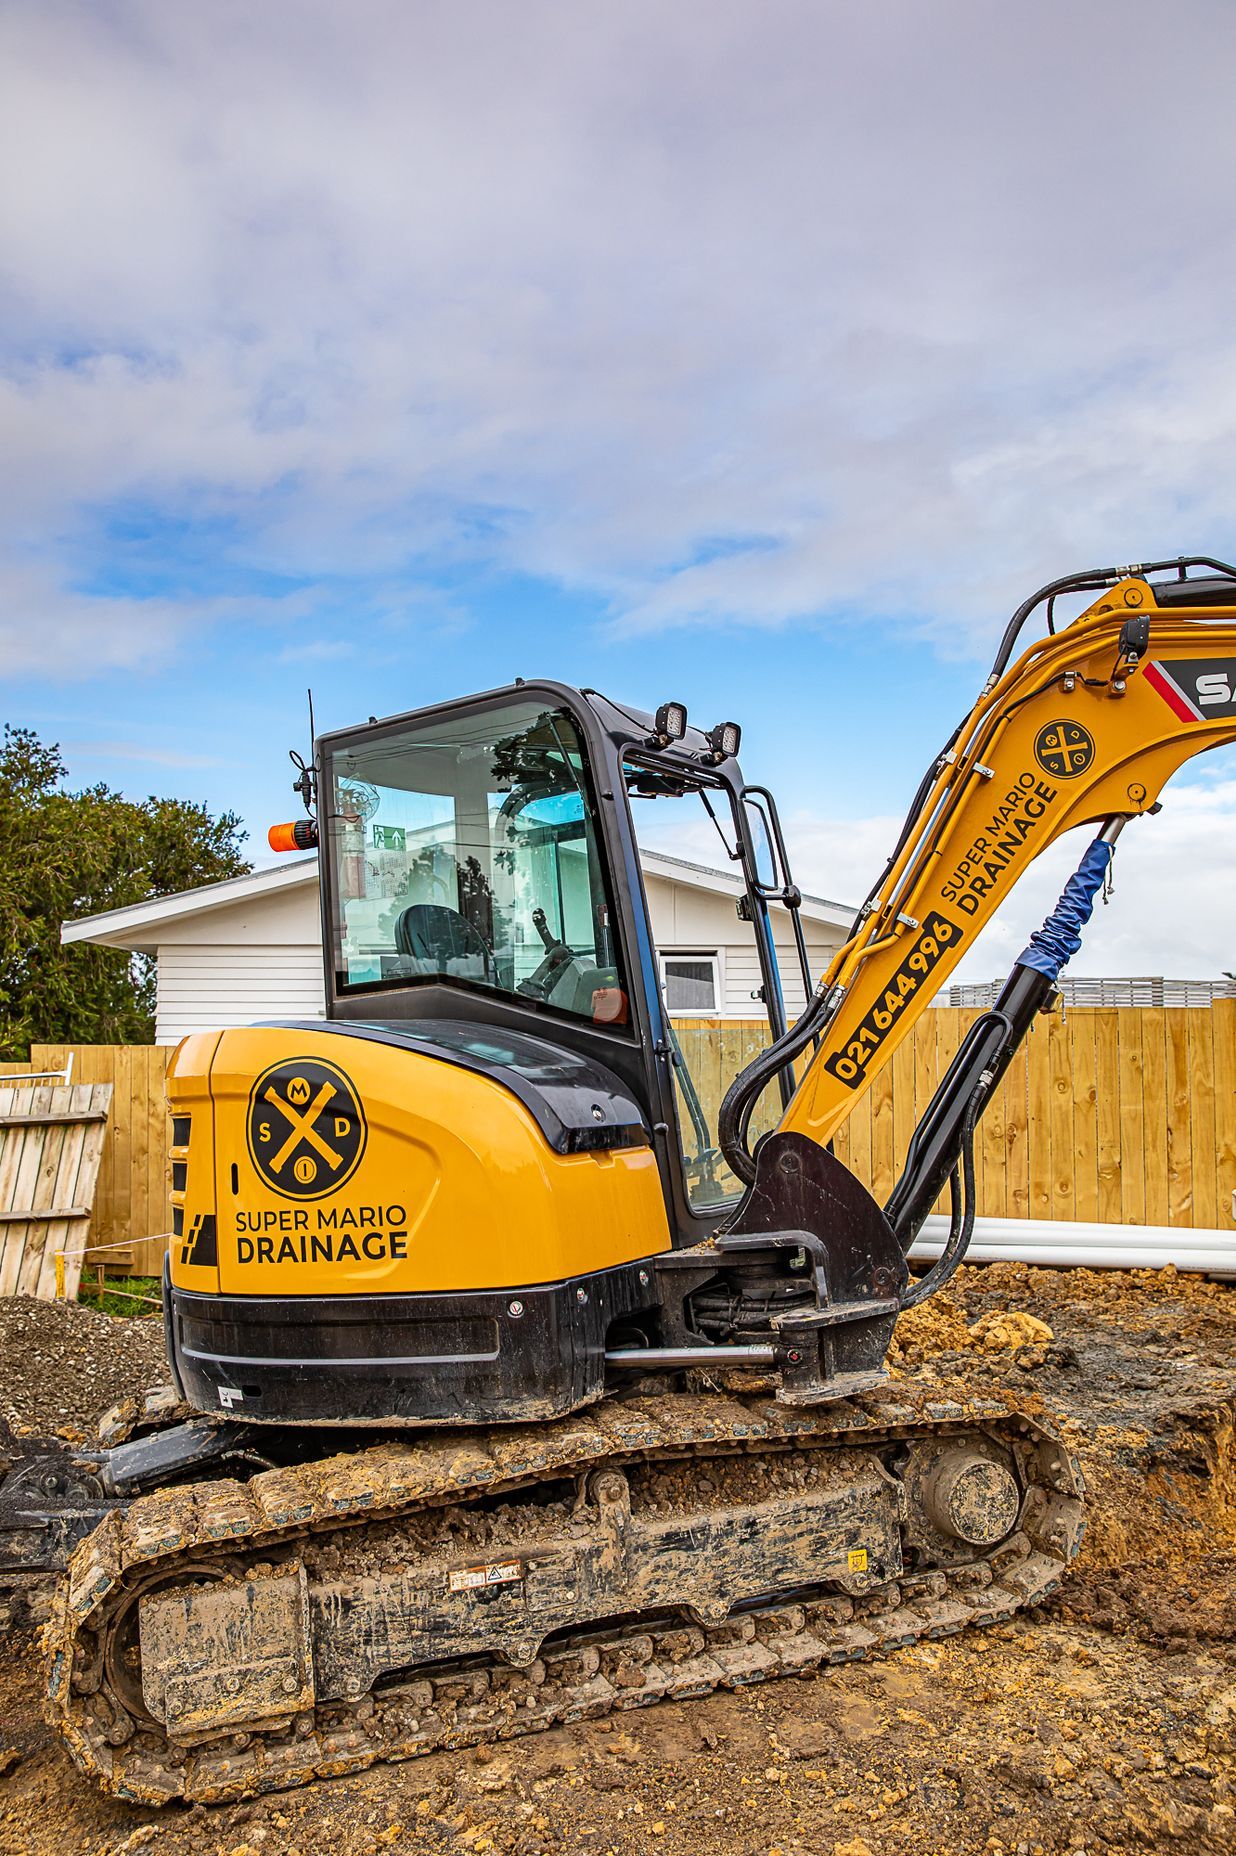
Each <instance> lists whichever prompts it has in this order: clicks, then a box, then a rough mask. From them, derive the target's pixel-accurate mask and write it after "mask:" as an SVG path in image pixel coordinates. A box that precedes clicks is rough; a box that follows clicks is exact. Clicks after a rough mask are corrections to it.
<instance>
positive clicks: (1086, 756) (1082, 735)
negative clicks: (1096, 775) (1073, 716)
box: [1034, 722, 1094, 780]
mask: <svg viewBox="0 0 1236 1856" xmlns="http://www.w3.org/2000/svg"><path fill="white" fill-rule="evenodd" d="M1034 758H1035V760H1037V762H1038V763H1039V766H1040V767H1042V769H1043V771H1044V772H1045V773H1050V774H1051V775H1052V777H1053V778H1054V779H1057V780H1072V779H1075V778H1076V777H1077V775H1078V774H1079V773H1085V771H1086V769H1087V767H1088V766H1089V765H1090V763H1091V761H1092V760H1093V759H1094V737H1093V735H1091V733H1090V731H1089V730H1088V729H1085V728H1083V727H1082V725H1081V723H1080V722H1048V724H1047V726H1046V728H1040V730H1039V732H1038V734H1037V735H1036V736H1035V737H1034Z"/></svg>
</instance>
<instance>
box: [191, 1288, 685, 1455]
mask: <svg viewBox="0 0 1236 1856" xmlns="http://www.w3.org/2000/svg"><path fill="white" fill-rule="evenodd" d="M641 1278H643V1280H641ZM654 1285H655V1277H654V1273H653V1269H652V1265H651V1264H650V1263H646V1264H640V1263H632V1264H624V1265H623V1266H622V1267H621V1268H619V1269H614V1270H604V1271H601V1272H599V1273H598V1274H596V1275H592V1276H581V1277H579V1278H576V1279H573V1280H570V1281H567V1282H559V1283H550V1284H548V1285H544V1284H543V1285H540V1286H538V1287H535V1288H530V1289H527V1288H512V1289H503V1290H500V1291H496V1290H484V1291H477V1292H475V1293H468V1294H456V1295H372V1296H368V1295H350V1296H297V1297H295V1298H291V1297H278V1296H223V1295H194V1294H192V1293H190V1292H188V1291H186V1290H183V1289H176V1288H173V1287H171V1285H170V1284H169V1285H167V1286H166V1293H167V1295H168V1297H169V1309H168V1313H169V1320H168V1329H169V1332H170V1335H171V1345H172V1351H173V1361H172V1365H173V1370H174V1372H175V1375H176V1378H177V1380H178V1383H179V1384H180V1386H181V1387H182V1388H183V1390H184V1393H185V1396H186V1398H187V1399H188V1401H189V1403H190V1404H192V1405H195V1406H196V1407H197V1408H198V1410H199V1411H221V1410H222V1411H229V1412H231V1413H232V1414H233V1415H234V1416H236V1417H243V1418H247V1419H252V1420H255V1421H257V1422H262V1421H266V1422H268V1423H277V1424H288V1423H291V1424H340V1425H356V1424H362V1425H363V1424H392V1423H408V1422H411V1423H417V1424H485V1423H490V1422H498V1421H507V1422H509V1421H510V1420H512V1419H521V1418H523V1419H531V1418H550V1417H558V1416H561V1415H562V1414H564V1413H566V1412H569V1411H574V1410H575V1409H576V1408H577V1407H578V1406H580V1405H583V1404H586V1403H588V1402H589V1401H590V1400H592V1399H594V1398H597V1397H599V1395H600V1393H601V1391H602V1388H603V1384H604V1378H605V1357H604V1356H605V1337H606V1332H607V1330H608V1329H609V1328H610V1326H611V1324H612V1323H613V1322H614V1321H615V1320H616V1319H618V1318H619V1317H623V1316H627V1315H631V1314H633V1313H636V1312H637V1311H640V1310H650V1311H651V1310H652V1309H653V1308H654V1307H655V1301H656V1292H655V1286H654Z"/></svg>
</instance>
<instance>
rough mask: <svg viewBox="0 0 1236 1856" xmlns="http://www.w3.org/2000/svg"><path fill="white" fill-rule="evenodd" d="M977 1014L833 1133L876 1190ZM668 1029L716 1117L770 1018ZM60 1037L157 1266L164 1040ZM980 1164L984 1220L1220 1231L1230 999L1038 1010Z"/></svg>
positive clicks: (135, 1239) (121, 1230)
mask: <svg viewBox="0 0 1236 1856" xmlns="http://www.w3.org/2000/svg"><path fill="white" fill-rule="evenodd" d="M977 1016H978V1014H977V1011H975V1010H973V1009H963V1008H957V1007H938V1008H936V1009H935V1010H933V1011H929V1012H927V1013H926V1014H925V1015H924V1017H923V1019H922V1020H921V1021H920V1023H919V1024H918V1025H917V1026H916V1028H915V1031H914V1033H913V1035H912V1036H911V1037H910V1038H908V1039H907V1040H906V1042H905V1043H904V1044H903V1045H902V1046H901V1048H900V1049H899V1050H898V1051H897V1053H896V1055H895V1056H894V1058H893V1061H892V1063H891V1064H890V1065H889V1067H888V1069H887V1070H885V1072H884V1073H883V1074H882V1075H881V1076H879V1077H877V1079H876V1081H875V1082H874V1084H873V1085H872V1087H871V1088H870V1089H869V1090H867V1091H866V1092H865V1093H864V1094H863V1095H862V1096H861V1097H860V1098H859V1100H858V1102H857V1103H856V1104H855V1107H854V1112H853V1114H852V1115H851V1116H850V1118H849V1120H848V1122H847V1123H846V1124H845V1126H844V1127H843V1128H842V1129H841V1131H840V1132H839V1134H838V1136H837V1139H836V1143H835V1145H836V1151H837V1153H838V1155H839V1156H840V1158H841V1159H842V1160H844V1161H845V1163H846V1164H847V1166H850V1167H852V1168H853V1169H854V1171H855V1172H856V1173H857V1174H858V1176H859V1178H860V1179H862V1180H863V1182H864V1183H865V1184H866V1185H867V1186H869V1187H870V1188H871V1190H872V1192H873V1193H874V1194H875V1196H876V1198H877V1199H879V1200H881V1201H882V1200H883V1199H885V1198H886V1197H887V1196H888V1193H889V1192H890V1191H891V1189H892V1186H893V1183H894V1181H895V1180H896V1178H897V1175H898V1173H899V1172H900V1170H901V1163H902V1160H903V1159H904V1156H905V1150H906V1144H907V1142H908V1141H909V1138H910V1133H911V1130H912V1129H913V1127H914V1124H915V1122H916V1120H917V1119H918V1117H919V1115H920V1114H921V1113H922V1111H923V1109H924V1107H925V1106H926V1104H927V1101H928V1100H929V1098H930V1096H931V1093H932V1091H933V1089H934V1088H935V1086H936V1083H937V1082H938V1081H939V1079H940V1077H941V1076H942V1075H943V1073H944V1070H945V1069H946V1067H947V1065H948V1062H949V1059H950V1058H951V1057H952V1055H953V1053H954V1052H955V1051H956V1049H957V1046H958V1044H959V1043H960V1041H961V1039H962V1037H963V1036H964V1035H965V1032H966V1030H967V1028H968V1027H969V1026H970V1025H971V1024H973V1022H974V1020H975V1018H976V1017H977ZM678 1035H679V1039H680V1042H681V1044H682V1047H683V1051H684V1054H685V1055H686V1058H687V1061H688V1062H689V1064H690V1065H691V1069H692V1073H693V1075H694V1076H695V1078H696V1083H697V1087H698V1089H699V1093H700V1096H701V1099H702V1101H703V1104H704V1107H705V1110H706V1112H707V1113H708V1115H709V1119H710V1122H711V1125H712V1126H713V1127H714V1128H715V1125H716V1111H717V1107H718V1105H719V1103H720V1100H721V1097H722V1095H723V1093H724V1090H725V1085H726V1083H727V1082H728V1081H729V1079H730V1078H731V1077H732V1076H733V1075H734V1074H735V1073H736V1071H737V1070H738V1069H739V1068H740V1067H741V1066H742V1064H744V1063H746V1062H749V1061H750V1059H751V1057H753V1056H754V1055H755V1053H756V1052H757V1051H758V1050H759V1049H760V1048H761V1047H762V1045H763V1043H764V1042H765V1039H766V1029H765V1028H764V1027H762V1026H761V1025H760V1024H759V1023H757V1022H748V1021H745V1020H743V1021H729V1022H726V1023H724V1024H722V1025H718V1024H717V1022H716V1020H715V1019H714V1020H706V1019H684V1020H681V1021H679V1024H678ZM72 1048H73V1059H74V1070H73V1080H74V1082H81V1083H96V1082H99V1083H104V1082H105V1083H111V1084H112V1086H113V1090H114V1095H113V1102H112V1114H111V1119H110V1121H109V1123H108V1131H107V1139H106V1141H105V1143H104V1148H103V1158H102V1164H101V1167H100V1171H99V1183H98V1188H97V1191H96V1194H95V1216H94V1221H93V1224H92V1228H91V1242H92V1244H93V1245H98V1246H102V1245H110V1244H117V1243H119V1244H122V1245H124V1246H126V1248H124V1249H121V1250H119V1251H117V1250H109V1251H102V1250H100V1251H98V1252H97V1253H96V1254H97V1256H98V1260H99V1261H106V1262H108V1263H109V1265H111V1266H112V1267H113V1268H115V1267H121V1268H124V1269H130V1268H132V1269H134V1270H137V1271H140V1272H141V1273H143V1274H156V1273H157V1272H158V1270H159V1268H160V1267H161V1261H162V1254H163V1249H164V1233H166V1232H167V1231H169V1230H170V1229H171V1204H170V1201H169V1197H168V1162H167V1147H168V1141H169V1138H170V1124H169V1120H168V1115H167V1108H166V1104H165V1102H164V1098H163V1078H164V1072H165V1069H166V1066H167V1062H168V1059H169V1058H170V1056H171V1052H170V1050H169V1049H166V1048H163V1047H160V1046H154V1045H147V1046H140V1045H135V1046H125V1045H77V1046H74V1047H72ZM68 1055H69V1047H68V1046H65V1045H60V1044H50V1045H49V1044H40V1045H36V1046H35V1047H34V1049H33V1050H32V1052H31V1062H30V1063H29V1064H0V1075H2V1074H6V1073H9V1074H11V1073H17V1074H21V1073H23V1072H28V1071H30V1070H31V1069H33V1070H53V1069H54V1070H62V1069H63V1068H64V1065H65V1061H66V1059H67V1057H68ZM767 1100H768V1102H769V1104H771V1103H772V1100H773V1097H772V1094H771V1092H770V1095H769V1097H768V1098H767ZM765 1121H767V1111H766V1114H765ZM976 1161H977V1171H978V1182H979V1212H980V1214H982V1215H983V1216H986V1217H1005V1218H1059V1219H1066V1220H1068V1219H1084V1220H1094V1221H1097V1222H1103V1223H1111V1224H1162V1225H1181V1226H1190V1225H1194V1226H1204V1227H1205V1226H1209V1227H1214V1226H1218V1227H1219V1228H1220V1229H1230V1228H1231V1226H1232V1224H1233V1222H1234V1220H1233V1194H1234V1193H1236V999H1217V1000H1216V1001H1215V1003H1214V1004H1213V1005H1212V1006H1210V1007H1166V1008H1164V1007H1152V1008H1138V1007H1129V1008H1120V1009H1117V1008H1106V1009H1099V1010H1095V1009H1091V1008H1086V1009H1081V1008H1077V1009H1071V1010H1069V1011H1068V1012H1065V1013H1061V1012H1060V1011H1059V1010H1057V1011H1056V1012H1054V1013H1052V1014H1051V1016H1050V1017H1048V1018H1041V1019H1039V1020H1038V1021H1037V1022H1036V1024H1035V1027H1034V1030H1033V1031H1032V1032H1031V1034H1030V1036H1029V1038H1028V1039H1027V1041H1026V1044H1025V1046H1024V1047H1023V1049H1022V1050H1021V1051H1020V1052H1019V1053H1018V1055H1017V1056H1016V1057H1015V1058H1014V1060H1013V1063H1012V1066H1011V1067H1010V1069H1009V1072H1008V1074H1007V1076H1006V1077H1005V1079H1004V1081H1003V1083H1002V1084H1001V1087H1000V1090H999V1092H998V1094H997V1096H996V1098H995V1101H994V1102H993V1103H992V1105H991V1107H990V1108H989V1109H988V1110H987V1113H986V1115H985V1116H984V1117H983V1120H982V1121H981V1122H980V1124H979V1135H978V1140H977V1143H976Z"/></svg>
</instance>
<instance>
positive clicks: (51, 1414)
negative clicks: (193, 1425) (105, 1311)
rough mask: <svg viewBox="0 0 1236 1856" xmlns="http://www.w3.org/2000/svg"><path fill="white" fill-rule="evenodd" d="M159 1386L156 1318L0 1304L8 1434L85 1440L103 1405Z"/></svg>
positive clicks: (3, 1414) (2, 1406) (0, 1388)
mask: <svg viewBox="0 0 1236 1856" xmlns="http://www.w3.org/2000/svg"><path fill="white" fill-rule="evenodd" d="M166 1378H167V1362H166V1359H165V1357H164V1352H163V1324H162V1322H161V1321H160V1319H159V1317H158V1315H146V1316H143V1317H141V1318H140V1319H138V1320H135V1321H125V1320H121V1319H119V1318H117V1317H116V1316H115V1315H100V1314H96V1313H95V1312H94V1310H93V1309H89V1308H83V1307H82V1305H81V1303H80V1302H40V1301H36V1300H35V1299H34V1297H33V1296H29V1295H13V1296H3V1297H0V1420H3V1421H4V1422H5V1423H8V1424H10V1425H12V1426H13V1428H14V1429H15V1430H32V1431H38V1432H41V1433H43V1434H44V1435H47V1436H51V1435H61V1436H63V1435H66V1434H71V1435H73V1436H74V1437H78V1436H86V1435H89V1434H92V1433H93V1430H94V1427H95V1425H96V1424H97V1423H98V1420H99V1419H100V1418H101V1417H102V1415H103V1413H104V1412H105V1411H106V1410H107V1408H108V1406H109V1405H114V1404H115V1403H116V1402H117V1400H118V1399H122V1398H126V1397H128V1396H130V1395H132V1394H137V1393H141V1392H143V1391H144V1390H145V1389H146V1387H147V1386H150V1385H156V1384H158V1382H159V1381H160V1380H164V1379H166Z"/></svg>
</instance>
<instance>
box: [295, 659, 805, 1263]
mask: <svg viewBox="0 0 1236 1856" xmlns="http://www.w3.org/2000/svg"><path fill="white" fill-rule="evenodd" d="M738 745H739V729H738V727H737V725H736V724H733V723H724V724H722V725H721V726H720V727H719V728H714V729H712V730H711V731H709V732H703V731H700V730H698V729H695V728H693V727H691V726H689V724H688V722H687V716H686V711H685V709H684V708H683V706H682V705H681V704H676V703H667V704H665V705H663V706H662V708H661V709H660V710H658V711H657V713H656V714H641V713H639V712H637V711H633V710H630V709H627V708H620V707H618V706H617V705H616V704H614V703H611V702H608V701H606V700H605V699H604V698H603V697H601V696H599V695H598V694H597V693H596V692H595V691H587V692H585V691H580V690H575V689H569V688H567V687H566V686H564V685H561V684H557V683H524V684H520V685H517V686H515V687H513V688H511V689H507V690H498V691H494V692H491V693H489V694H486V695H482V696H477V697H473V698H469V699H468V700H466V701H462V702H453V703H449V704H446V705H445V706H443V707H441V708H435V709H430V710H424V711H420V712H418V713H415V714H411V715H404V716H398V717H393V718H391V719H390V720H386V721H381V722H373V723H370V724H369V725H368V726H366V727H365V728H362V729H352V730H347V731H344V732H342V733H339V734H334V735H329V736H326V737H324V738H323V740H322V741H321V743H320V746H319V757H320V780H321V792H322V794H323V795H324V803H323V805H322V808H321V814H320V818H321V829H322V840H323V856H322V879H323V881H322V892H323V911H324V935H323V945H324V948H325V950H326V975H325V979H326V989H327V999H328V1008H327V1016H328V1018H330V1019H332V1020H336V1021H339V1022H341V1023H345V1024H347V1023H357V1022H365V1023H369V1022H373V1021H375V1020H376V1021H379V1022H384V1023H389V1024H396V1025H410V1024H415V1025H417V1026H418V1027H420V1029H421V1030H422V1032H424V1033H426V1034H427V1035H428V1034H429V1032H430V1030H431V1028H432V1026H433V1025H434V1024H436V1023H439V1022H440V1021H443V1020H449V1021H451V1022H452V1023H455V1024H458V1025H466V1026H468V1027H471V1028H473V1030H474V1031H475V1032H481V1031H483V1030H484V1029H486V1028H488V1029H490V1030H492V1031H495V1032H498V1031H511V1032H516V1033H519V1034H521V1035H524V1036H533V1037H536V1038H538V1039H541V1040H544V1042H545V1043H547V1044H550V1045H553V1046H555V1047H557V1048H559V1049H561V1050H564V1051H568V1052H571V1053H572V1054H574V1055H577V1056H578V1057H580V1058H581V1059H582V1060H584V1061H586V1062H591V1063H595V1064H598V1065H600V1066H602V1067H603V1068H604V1069H605V1070H606V1071H607V1072H609V1073H611V1074H612V1075H613V1076H614V1077H616V1078H617V1079H618V1080H619V1082H620V1083H621V1085H622V1087H623V1088H624V1089H626V1090H627V1091H628V1092H629V1093H630V1096H631V1098H632V1099H633V1101H634V1102H635V1103H636V1104H637V1105H638V1107H639V1109H640V1112H641V1114H642V1117H643V1120H644V1123H645V1126H646V1128H647V1130H648V1131H649V1133H650V1135H651V1136H652V1137H653V1146H654V1151H655V1153H656V1158H657V1165H658V1169H659V1171H660V1174H661V1180H662V1187H663V1193H664V1199H665V1207H666V1217H667V1219H668V1222H669V1226H670V1229H671V1231H672V1233H673V1239H674V1241H675V1242H679V1243H693V1242H696V1241H698V1239H699V1238H700V1237H702V1236H704V1235H707V1233H708V1232H709V1231H710V1230H711V1229H712V1228H713V1227H714V1226H715V1224H716V1223H717V1221H718V1219H719V1218H720V1216H721V1215H722V1212H723V1210H724V1208H725V1205H726V1203H727V1202H728V1200H729V1199H731V1198H732V1197H734V1196H735V1195H736V1194H737V1193H738V1192H739V1191H740V1190H741V1182H739V1181H738V1180H736V1179H735V1178H734V1176H733V1175H732V1174H730V1173H729V1172H728V1169H727V1168H726V1167H725V1163H724V1160H723V1157H722V1155H721V1153H720V1150H719V1149H718V1147H717V1143H716V1131H715V1128H712V1127H710V1126H709V1123H708V1118H707V1111H706V1109H705V1107H704V1104H703V1101H702V1098H701V1095H700V1092H699V1090H698V1088H697V1087H696V1084H695V1080H694V1079H693V1077H692V1076H691V1072H690V1068H689V1065H688V1061H687V1058H686V1056H685V1054H684V1052H683V1049H682V1047H681V1044H680V1043H679V1041H678V1040H677V1039H676V1037H675V1034H674V1027H673V1024H672V1021H671V1019H670V1016H669V1013H668V1010H667V1007H666V1002H665V998H664V990H663V987H662V984H661V979H660V972H659V967H658V958H657V948H656V946H655V942H654V936H653V928H652V922H651V917H650V912H649V907H648V901H647V896H646V892H645V888H644V882H643V877H642V873H641V864H640V855H639V852H640V843H641V841H642V840H643V838H644V835H645V834H644V830H643V829H642V827H643V824H644V819H643V818H642V817H641V815H649V814H656V813H659V812H664V811H666V810H674V809H675V807H676V809H677V811H678V812H679V813H681V812H682V810H683V807H684V805H685V806H690V807H692V808H694V809H695V811H696V812H697V815H698V818H699V819H700V821H701V822H704V823H707V822H708V821H709V820H711V823H712V825H713V826H715V828H716V831H717V833H718V836H719V838H720V840H721V844H722V846H723V847H724V856H725V859H726V861H727V862H728V863H729V864H730V865H731V866H732V867H733V869H734V871H735V874H736V875H738V876H739V877H740V878H741V889H740V890H739V892H738V896H737V898H736V900H737V914H738V917H739V924H738V927H737V929H736V932H735V939H739V938H741V936H742V935H743V933H744V932H745V934H746V935H747V936H748V937H749V943H750V951H751V955H752V957H753V959H752V965H753V967H754V969H755V971H756V972H758V975H759V980H760V984H759V987H758V989H757V990H758V993H759V995H760V1002H762V1003H763V1005H764V1008H765V1010H766V1012H767V1018H768V1035H769V1038H770V1039H776V1038H779V1037H781V1036H783V1035H784V1033H785V1030H786V1020H785V1008H784V1002H783V986H782V980H781V975H780V972H779V968H778V957H777V946H776V940H775V938H774V934H773V930H772V925H771V921H770V910H771V909H774V908H780V909H788V911H789V914H790V920H791V921H792V923H793V928H794V931H795V935H794V939H795V941H796V951H797V958H798V960H799V963H800V967H801V975H800V984H801V986H802V987H803V988H804V989H805V991H808V992H809V991H810V988H811V984H812V978H811V975H810V972H809V970H808V968H807V961H806V948H805V944H804V941H803V936H802V931H801V927H800V926H799V922H798V915H797V904H798V900H799V896H798V891H797V889H795V887H794V886H793V884H792V883H791V882H790V880H789V876H788V872H787V871H786V870H785V852H784V845H783V842H782V841H781V837H780V830H779V826H778V824H777V819H776V810H775V806H774V804H773V801H772V798H771V796H770V795H769V794H768V793H766V792H764V791H763V790H760V791H758V792H755V793H752V792H750V791H749V789H748V788H747V787H746V786H745V784H744V781H743V777H742V774H741V771H740V769H739V766H738V763H737V759H736V755H737V749H738ZM667 802H668V804H667ZM648 822H649V823H652V822H653V821H652V820H651V819H650V820H649V821H648ZM753 1009H754V1010H755V1011H757V1012H758V1009H759V1005H758V1004H756V1005H755V1006H754V1007H753ZM788 1094H789V1090H788V1083H787V1085H786V1089H785V1092H784V1099H785V1100H788Z"/></svg>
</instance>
